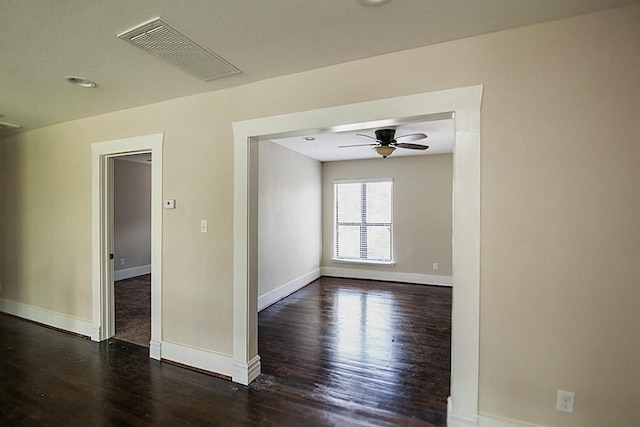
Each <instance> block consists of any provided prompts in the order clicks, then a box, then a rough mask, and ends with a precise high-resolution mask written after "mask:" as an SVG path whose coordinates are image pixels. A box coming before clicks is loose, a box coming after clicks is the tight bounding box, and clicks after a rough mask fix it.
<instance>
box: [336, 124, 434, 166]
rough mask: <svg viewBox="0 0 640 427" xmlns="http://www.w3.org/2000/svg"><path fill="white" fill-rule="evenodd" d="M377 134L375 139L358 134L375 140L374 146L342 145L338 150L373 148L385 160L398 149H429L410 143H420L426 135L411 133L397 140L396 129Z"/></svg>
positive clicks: (379, 130)
mask: <svg viewBox="0 0 640 427" xmlns="http://www.w3.org/2000/svg"><path fill="white" fill-rule="evenodd" d="M375 134H376V136H375V138H374V137H373V136H369V135H365V134H362V133H358V134H356V135H358V136H364V137H365V138H370V139H373V140H374V141H376V142H375V143H374V144H355V145H340V146H339V147H338V148H347V147H373V149H374V150H376V152H377V153H378V154H380V155H381V156H382V158H383V159H386V158H387V157H388V156H390V155H391V154H392V153H393V152H394V151H395V150H396V148H407V149H409V150H426V149H427V148H429V146H428V145H422V144H410V143H409V141H418V140H420V139H425V138H426V137H427V135H425V134H424V133H411V134H408V135H402V136H399V137H397V138H396V137H395V135H396V130H395V129H378V130H376V131H375Z"/></svg>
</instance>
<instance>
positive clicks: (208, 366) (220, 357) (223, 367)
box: [150, 341, 233, 376]
mask: <svg viewBox="0 0 640 427" xmlns="http://www.w3.org/2000/svg"><path fill="white" fill-rule="evenodd" d="M160 348H161V349H162V359H165V360H171V361H173V362H178V363H180V364H183V365H187V366H192V367H194V368H199V369H204V370H205V371H209V372H213V373H216V374H222V375H227V376H231V375H232V373H233V357H231V356H228V355H226V354H221V353H216V352H213V351H209V350H204V349H201V348H195V347H189V346H186V345H183V344H176V343H172V342H167V341H162V343H161V346H160ZM151 350H154V348H150V351H151ZM152 357H153V355H152Z"/></svg>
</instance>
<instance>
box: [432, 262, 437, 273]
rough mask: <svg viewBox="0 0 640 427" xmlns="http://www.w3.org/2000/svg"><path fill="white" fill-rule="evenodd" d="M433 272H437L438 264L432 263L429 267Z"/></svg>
mask: <svg viewBox="0 0 640 427" xmlns="http://www.w3.org/2000/svg"><path fill="white" fill-rule="evenodd" d="M431 267H432V270H433V271H437V270H438V263H437V262H434V263H433V265H432V266H431Z"/></svg>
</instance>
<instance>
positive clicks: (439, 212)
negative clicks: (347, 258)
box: [322, 154, 453, 276]
mask: <svg viewBox="0 0 640 427" xmlns="http://www.w3.org/2000/svg"><path fill="white" fill-rule="evenodd" d="M452 168H453V158H452V155H451V154H438V155H426V156H415V157H389V158H387V159H384V160H383V159H381V158H380V159H372V160H350V161H343V162H327V163H323V164H322V207H323V226H322V230H323V231H322V243H323V245H322V247H323V250H322V265H323V266H331V267H339V268H350V269H355V270H378V271H386V272H394V273H416V274H433V275H441V276H451V233H452V230H451V195H452V180H453V169H452ZM360 178H393V241H394V246H393V251H394V259H395V261H396V264H395V265H394V266H365V265H361V264H348V263H342V262H340V263H335V262H332V261H331V258H332V257H333V235H334V230H333V224H334V223H333V219H334V215H333V209H334V195H333V181H334V180H340V179H360ZM434 262H437V263H438V264H439V269H438V271H434V270H433V269H432V264H433V263H434Z"/></svg>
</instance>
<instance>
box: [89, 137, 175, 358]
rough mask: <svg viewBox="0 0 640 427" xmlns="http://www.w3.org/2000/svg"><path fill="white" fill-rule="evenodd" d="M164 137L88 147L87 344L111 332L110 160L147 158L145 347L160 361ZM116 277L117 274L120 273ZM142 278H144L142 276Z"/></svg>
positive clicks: (111, 215) (112, 314)
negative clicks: (89, 282) (142, 155)
mask: <svg viewBox="0 0 640 427" xmlns="http://www.w3.org/2000/svg"><path fill="white" fill-rule="evenodd" d="M163 143H164V134H163V133H157V134H152V135H144V136H137V137H132V138H124V139H116V140H112V141H104V142H96V143H93V144H91V175H92V183H91V205H92V211H91V228H92V231H91V236H92V251H91V252H92V267H93V271H92V309H93V324H92V327H91V339H92V340H94V341H103V340H106V339H108V338H110V337H111V336H113V334H114V333H115V315H114V313H113V310H114V304H113V286H112V284H113V279H114V272H113V261H112V260H110V259H109V254H110V253H113V250H112V249H113V246H112V245H113V230H112V227H113V224H112V221H113V206H111V205H110V202H111V200H110V198H111V194H110V193H111V192H112V191H113V170H112V169H113V158H114V157H117V156H121V155H125V154H134V153H148V152H150V153H151V156H152V158H153V163H152V165H151V344H150V349H149V350H150V353H149V356H150V357H152V358H154V359H159V358H160V346H159V343H161V341H162V214H163V207H162V163H163V162H162V147H163ZM121 274H122V273H121ZM142 274H145V273H142Z"/></svg>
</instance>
